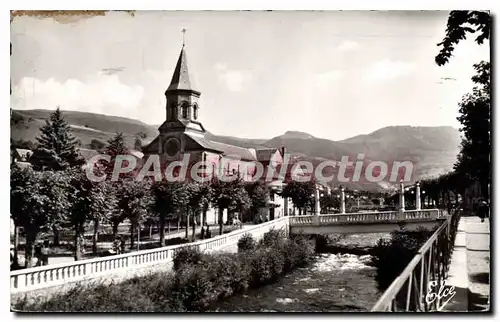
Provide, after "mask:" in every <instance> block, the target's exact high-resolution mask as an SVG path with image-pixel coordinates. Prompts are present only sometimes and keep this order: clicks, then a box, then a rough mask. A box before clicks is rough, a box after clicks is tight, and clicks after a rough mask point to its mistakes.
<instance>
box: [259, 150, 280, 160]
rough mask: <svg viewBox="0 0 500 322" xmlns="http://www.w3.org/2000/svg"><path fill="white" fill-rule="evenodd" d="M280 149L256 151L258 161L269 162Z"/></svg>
mask: <svg viewBox="0 0 500 322" xmlns="http://www.w3.org/2000/svg"><path fill="white" fill-rule="evenodd" d="M276 151H278V149H274V148H270V149H258V150H256V151H255V152H256V154H257V160H258V161H269V160H271V157H272V156H273V154H274V153H276Z"/></svg>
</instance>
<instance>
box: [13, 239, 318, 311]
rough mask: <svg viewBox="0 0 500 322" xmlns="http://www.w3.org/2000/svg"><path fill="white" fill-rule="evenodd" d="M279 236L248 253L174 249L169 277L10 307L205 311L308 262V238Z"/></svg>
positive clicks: (311, 248) (105, 286) (77, 290)
mask: <svg viewBox="0 0 500 322" xmlns="http://www.w3.org/2000/svg"><path fill="white" fill-rule="evenodd" d="M282 237H283V235H282V232H279V231H271V232H270V233H268V234H266V235H265V236H264V239H265V241H263V242H261V243H259V244H258V245H254V246H255V247H254V248H253V249H252V250H248V251H246V252H244V253H243V252H242V253H237V254H228V253H220V254H202V253H201V252H200V251H199V250H198V249H197V248H194V247H183V248H179V249H178V250H177V252H176V254H175V256H174V259H173V261H174V272H173V273H164V272H162V273H155V274H150V275H146V276H140V277H135V278H132V279H129V280H127V281H124V282H120V283H111V284H103V285H91V286H85V287H84V286H78V287H76V288H74V289H72V290H71V291H69V292H67V293H65V294H58V295H56V296H54V297H52V298H51V299H38V300H36V301H34V302H33V301H31V302H30V303H28V301H27V300H26V299H24V300H21V301H18V302H17V303H16V304H15V305H14V307H15V308H16V309H18V310H23V311H49V312H53V311H66V312H76V311H85V312H128V311H130V312H135V311H154V312H168V311H186V310H187V311H204V310H206V309H207V308H208V307H209V305H210V303H212V302H213V301H215V300H219V299H223V298H225V297H228V296H231V295H232V294H234V293H237V292H241V291H244V290H245V289H247V288H248V287H250V286H252V287H258V286H260V285H263V284H267V283H269V282H272V281H274V280H276V279H277V278H279V277H280V275H282V274H283V273H284V272H286V271H288V270H290V269H291V268H293V267H296V266H301V265H304V264H306V263H307V262H308V261H309V260H310V259H311V258H312V255H313V254H314V245H313V243H311V241H310V240H307V239H306V238H304V237H303V236H294V237H293V238H291V239H285V238H282ZM247 240H248V238H247ZM247 244H248V243H247Z"/></svg>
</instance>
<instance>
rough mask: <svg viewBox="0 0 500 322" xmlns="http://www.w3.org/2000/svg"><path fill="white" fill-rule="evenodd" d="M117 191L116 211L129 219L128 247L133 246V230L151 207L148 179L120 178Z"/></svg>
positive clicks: (142, 220) (143, 219)
mask: <svg viewBox="0 0 500 322" xmlns="http://www.w3.org/2000/svg"><path fill="white" fill-rule="evenodd" d="M118 187H119V189H118V191H117V208H118V209H117V211H118V212H120V213H121V214H122V217H121V218H128V219H129V220H130V248H133V247H134V241H135V239H134V232H135V231H136V229H138V228H139V227H140V224H141V223H142V222H144V221H145V219H146V217H147V215H148V211H149V209H150V207H151V201H152V199H151V197H150V194H149V192H150V190H151V189H150V183H149V182H148V181H136V180H122V181H121V184H120V185H118Z"/></svg>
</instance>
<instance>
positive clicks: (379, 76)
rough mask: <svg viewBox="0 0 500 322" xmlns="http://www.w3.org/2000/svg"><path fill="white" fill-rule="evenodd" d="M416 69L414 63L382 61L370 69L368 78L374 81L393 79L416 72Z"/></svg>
mask: <svg viewBox="0 0 500 322" xmlns="http://www.w3.org/2000/svg"><path fill="white" fill-rule="evenodd" d="M415 67H416V66H415V64H413V63H407V62H402V61H390V60H382V61H379V62H377V63H375V64H374V65H373V66H372V67H371V68H370V70H369V71H368V73H367V74H366V77H368V78H369V79H372V80H386V79H392V78H396V77H399V76H402V75H405V74H408V73H410V72H412V71H414V70H415Z"/></svg>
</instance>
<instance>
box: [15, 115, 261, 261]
mask: <svg viewBox="0 0 500 322" xmlns="http://www.w3.org/2000/svg"><path fill="white" fill-rule="evenodd" d="M37 141H38V145H37V147H36V149H35V150H34V152H33V155H32V157H31V158H30V162H31V164H32V168H20V167H19V166H17V165H16V164H15V163H13V164H12V168H11V217H12V219H13V221H14V224H15V225H16V227H23V228H24V232H25V234H26V259H27V260H26V264H27V265H30V264H31V257H32V255H33V246H34V243H35V241H36V240H37V238H38V237H39V235H40V233H41V232H43V231H49V230H51V231H52V232H53V233H54V235H55V238H56V239H57V235H58V234H59V232H60V231H61V230H62V229H63V228H64V227H71V229H72V230H73V232H74V244H75V247H74V248H75V259H77V260H78V259H80V256H81V251H80V248H81V241H82V234H83V233H84V232H85V230H86V227H87V226H88V225H89V224H93V226H94V237H93V251H94V252H96V251H97V232H98V229H99V225H100V224H102V223H105V222H106V223H109V224H110V225H111V226H112V227H113V234H114V235H115V236H116V235H117V234H118V226H119V225H120V224H121V223H123V222H124V221H125V220H128V221H129V222H130V224H131V235H132V232H134V231H135V229H136V228H137V227H138V226H139V225H141V224H143V223H145V222H148V223H150V224H151V223H155V224H157V225H158V226H159V232H160V245H163V241H164V230H165V229H164V228H165V223H166V222H167V219H168V218H171V217H170V215H172V214H173V215H174V216H176V217H177V219H178V220H179V221H180V219H181V216H184V217H183V218H184V219H185V222H186V223H187V225H188V224H189V223H190V222H191V223H192V224H193V236H195V234H194V231H195V228H196V227H195V225H196V221H195V220H193V219H192V218H193V217H194V216H197V215H198V214H200V213H202V214H203V219H202V222H205V221H206V213H207V211H208V208H209V207H211V206H213V207H215V208H217V209H218V212H219V233H221V234H222V230H223V226H222V225H223V222H222V214H223V211H224V209H228V211H229V212H230V213H232V212H240V213H242V212H245V211H250V212H251V213H256V212H257V211H258V209H259V208H261V207H266V206H267V205H268V199H269V188H268V186H267V185H266V184H265V183H261V182H254V183H245V182H243V181H242V180H240V179H238V180H234V181H231V182H222V181H219V180H217V179H214V180H211V181H210V182H207V183H204V184H200V183H195V182H192V183H177V182H166V181H163V182H153V181H152V180H148V179H146V180H142V181H137V180H135V179H134V177H133V175H132V174H129V175H127V174H125V175H123V176H122V177H121V178H120V180H119V181H116V182H112V181H103V182H95V181H92V180H90V179H89V178H88V176H87V175H86V172H85V169H84V167H83V165H84V163H85V161H84V160H83V158H82V157H81V156H80V154H79V152H78V146H77V141H76V140H75V138H74V137H73V136H72V135H71V131H70V127H69V125H68V124H67V122H66V121H65V120H64V118H63V117H62V113H61V112H60V110H59V109H57V110H56V111H55V112H54V113H53V114H52V115H51V117H50V118H49V119H48V120H47V121H46V124H45V125H44V126H43V127H42V128H41V135H40V136H39V137H38V138H37ZM104 153H106V154H108V155H110V156H111V162H110V163H114V159H115V158H116V156H117V155H120V154H128V153H129V149H128V147H127V146H126V145H125V140H124V137H123V135H122V134H117V135H116V136H115V137H114V138H112V139H111V140H109V142H108V144H107V146H106V147H105V148H104ZM94 171H97V172H109V171H111V170H110V167H105V166H104V167H103V164H98V165H97V166H96V168H95V169H94ZM96 174H98V173H96ZM108 178H109V176H108ZM187 229H188V227H186V236H187V234H188V232H187ZM15 231H16V232H17V229H16V230H15ZM16 237H17V236H16ZM14 239H15V240H17V238H14ZM131 247H134V238H131ZM15 250H16V251H17V245H15ZM15 257H16V260H17V254H16V256H15Z"/></svg>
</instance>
